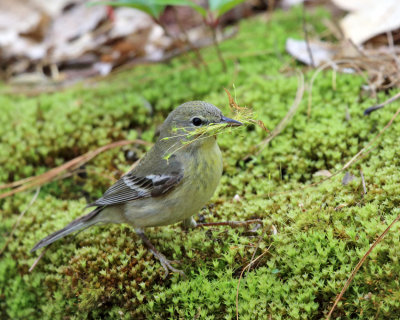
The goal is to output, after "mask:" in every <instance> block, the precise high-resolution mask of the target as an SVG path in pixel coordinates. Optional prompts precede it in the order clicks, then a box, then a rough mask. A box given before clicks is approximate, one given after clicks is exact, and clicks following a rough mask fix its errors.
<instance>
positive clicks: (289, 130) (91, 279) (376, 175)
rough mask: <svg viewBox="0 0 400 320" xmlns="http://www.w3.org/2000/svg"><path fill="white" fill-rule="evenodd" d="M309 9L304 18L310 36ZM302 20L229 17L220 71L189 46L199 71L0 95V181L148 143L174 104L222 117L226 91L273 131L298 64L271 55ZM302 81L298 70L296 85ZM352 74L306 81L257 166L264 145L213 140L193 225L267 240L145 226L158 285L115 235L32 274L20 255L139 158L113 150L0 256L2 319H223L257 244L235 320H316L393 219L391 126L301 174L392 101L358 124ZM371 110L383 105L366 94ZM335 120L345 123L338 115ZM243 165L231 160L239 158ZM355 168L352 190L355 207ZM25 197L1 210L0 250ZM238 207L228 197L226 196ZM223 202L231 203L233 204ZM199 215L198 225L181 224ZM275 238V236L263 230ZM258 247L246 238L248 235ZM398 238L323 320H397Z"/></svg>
mask: <svg viewBox="0 0 400 320" xmlns="http://www.w3.org/2000/svg"><path fill="white" fill-rule="evenodd" d="M325 16H326V13H324V12H316V13H314V14H310V16H309V21H310V23H311V24H312V25H313V26H314V28H315V31H316V32H320V31H322V30H323V26H322V23H321V20H322V19H323V17H325ZM301 30H302V27H301V10H297V9H294V10H292V11H290V12H276V13H274V16H273V18H272V20H270V21H267V20H266V19H265V17H258V18H256V19H251V20H247V21H243V22H242V23H241V24H240V31H239V33H238V34H237V36H235V37H234V38H232V39H230V40H227V41H225V42H224V43H222V44H221V47H222V50H223V53H224V55H225V57H226V58H227V60H228V65H229V71H228V72H227V73H224V72H223V71H222V68H221V65H220V64H219V62H218V59H217V58H216V55H215V51H214V49H213V48H207V49H204V50H202V52H203V54H204V55H205V57H206V59H207V60H208V61H209V67H210V73H206V72H205V71H202V70H197V69H194V68H193V67H192V65H191V62H190V61H189V59H188V56H183V57H180V58H176V59H173V60H172V61H171V62H169V63H167V64H159V65H152V66H149V65H145V66H139V67H136V68H134V69H132V70H129V71H126V72H122V73H120V74H118V75H116V76H113V77H110V78H108V79H106V80H103V81H100V82H99V83H95V84H93V83H92V84H90V85H88V84H86V85H85V84H82V85H79V86H75V87H73V88H70V89H66V90H64V91H61V92H57V93H54V94H42V95H39V96H36V97H26V96H23V95H3V96H0V137H1V138H0V182H1V183H6V182H10V181H13V180H17V179H20V178H23V177H27V176H31V175H34V174H38V173H42V172H45V171H46V170H48V169H49V168H52V167H55V166H57V165H60V164H61V163H64V162H65V161H67V160H69V159H72V158H74V157H76V156H78V155H80V154H82V153H84V152H87V151H89V150H93V149H95V148H97V147H99V146H102V145H105V144H107V143H109V142H112V141H116V140H120V139H133V138H141V139H144V140H147V141H153V135H154V132H155V130H156V128H157V126H158V125H159V124H160V123H162V121H163V119H164V118H165V116H166V115H167V114H168V112H169V111H171V110H172V109H173V108H174V107H176V106H178V105H179V104H181V103H183V102H185V101H189V100H205V101H208V102H211V103H213V104H215V105H217V106H220V107H221V109H222V110H223V111H224V112H225V113H226V114H227V115H229V107H228V103H227V102H228V100H227V98H226V95H225V93H224V91H223V88H224V87H227V88H230V91H231V92H232V93H234V90H233V88H232V84H233V83H234V84H235V88H236V97H237V99H238V102H239V104H240V105H247V106H251V107H252V108H253V109H254V110H255V111H256V113H257V114H258V118H259V119H262V120H263V121H264V122H265V123H266V125H267V126H268V127H269V128H270V129H272V128H274V126H275V125H277V124H278V123H279V121H280V120H281V119H282V118H283V117H284V116H285V114H286V113H287V111H288V109H289V108H290V105H291V104H292V102H293V99H294V97H295V94H296V90H297V87H298V82H297V77H296V73H295V69H301V68H302V66H300V65H299V64H297V63H296V62H294V61H293V60H292V58H291V57H289V55H287V54H286V53H285V50H284V45H285V39H286V38H287V37H289V36H292V37H297V38H301V37H302V35H301ZM313 73H314V71H313V70H309V71H305V77H306V81H308V80H310V78H311V76H312V74H313ZM363 83H364V79H363V77H361V76H356V75H349V74H347V75H346V74H338V75H337V77H336V86H333V85H332V73H331V72H325V73H322V74H320V75H319V76H318V77H317V79H316V81H315V83H314V86H313V100H312V109H311V114H310V117H309V118H308V117H307V103H306V99H303V102H302V103H301V105H300V107H299V109H298V111H297V113H296V114H295V116H294V118H293V120H292V121H291V122H290V123H289V124H288V126H287V127H286V128H285V130H284V131H283V132H282V133H281V134H280V135H278V136H277V137H276V138H275V139H273V140H272V142H271V143H270V144H269V145H268V147H267V148H265V149H264V150H263V151H262V152H261V153H260V154H259V155H258V156H255V155H254V154H255V150H254V146H256V145H257V144H258V143H259V142H260V141H261V140H262V139H264V138H265V133H264V132H263V131H262V130H260V129H259V128H255V127H247V128H246V129H242V130H236V131H234V132H233V133H232V134H226V135H220V136H219V144H220V146H221V149H222V151H223V154H224V175H223V178H222V180H221V183H220V186H219V189H218V191H217V192H216V194H215V195H214V196H213V198H212V199H211V201H210V205H209V206H208V207H207V208H205V209H204V210H203V211H202V212H200V215H201V217H202V218H203V217H204V218H205V219H206V221H223V220H227V219H229V220H245V219H250V218H261V219H263V221H264V225H265V226H266V229H265V230H266V232H264V233H263V234H261V230H259V231H258V233H256V234H251V233H248V232H246V231H245V230H243V229H235V230H231V229H226V228H213V229H210V230H193V231H188V232H187V231H184V230H183V229H182V228H181V226H180V225H172V226H168V227H163V228H154V229H149V230H148V231H147V234H148V236H149V238H150V239H151V240H152V241H153V243H154V244H155V245H156V246H157V247H158V248H159V249H160V251H162V252H163V253H165V255H166V256H167V257H169V258H171V259H177V260H180V261H181V265H180V268H182V269H183V270H184V271H185V273H186V274H187V279H181V278H180V277H179V276H178V275H176V274H172V275H170V276H169V277H168V278H167V279H166V280H163V279H162V276H163V269H162V267H161V266H160V264H159V263H158V262H157V261H155V260H154V259H153V257H152V255H151V253H149V252H148V251H146V250H145V248H144V247H143V245H142V244H141V242H140V239H139V238H138V237H137V236H136V235H135V233H134V231H133V230H132V229H131V228H129V226H125V225H121V226H119V225H108V226H101V227H93V228H91V229H88V230H86V231H84V232H82V233H80V234H79V235H77V236H76V237H68V238H66V239H64V240H61V241H58V242H57V243H55V244H54V245H52V246H51V247H50V248H49V250H47V252H46V254H45V255H44V257H43V258H42V260H41V261H40V262H39V264H38V265H37V267H36V268H35V269H34V271H33V272H32V273H29V272H28V269H29V267H30V266H31V265H32V263H33V262H34V261H35V259H36V258H37V256H38V254H39V253H34V254H31V253H30V252H29V250H30V249H31V248H32V247H33V245H34V244H35V243H36V242H37V241H38V240H40V239H41V238H43V237H44V236H46V235H48V234H49V233H51V232H53V231H55V230H57V229H60V228H62V227H63V226H65V225H66V224H67V223H68V222H70V221H71V220H72V219H74V218H76V217H78V216H80V215H82V213H83V208H84V206H85V204H86V203H87V201H88V200H91V199H93V198H96V197H98V196H99V195H101V193H102V192H104V191H105V189H106V188H107V186H109V185H110V184H111V182H113V181H115V179H116V178H118V177H119V176H120V175H121V174H122V173H123V172H124V171H126V170H128V168H129V167H130V166H131V165H132V163H133V162H134V161H135V159H136V158H138V157H140V156H142V155H143V153H144V152H145V151H146V150H145V149H146V148H145V147H143V146H131V147H124V148H119V149H114V150H111V151H108V152H106V153H103V154H101V155H100V156H98V157H97V158H95V159H94V160H92V161H91V162H90V163H88V164H87V165H86V166H85V168H84V169H85V172H84V173H83V174H81V175H80V176H75V177H73V178H69V179H65V180H62V181H57V182H52V183H50V184H48V185H46V186H44V187H43V188H42V190H41V191H40V194H39V197H38V199H37V200H36V201H35V202H34V204H33V205H32V207H31V208H30V209H29V211H28V212H27V213H26V214H25V216H24V217H23V219H22V220H21V223H20V224H19V226H18V228H17V229H16V232H15V235H14V237H13V238H12V241H11V242H10V243H9V244H8V247H7V249H6V250H5V252H4V253H3V255H2V256H1V257H0V259H1V260H0V318H1V319H86V318H88V319H104V318H107V319H232V318H234V317H235V316H236V306H235V300H236V288H237V284H238V279H239V275H240V273H241V271H242V269H243V268H244V267H245V266H246V265H247V264H248V263H249V262H250V260H251V257H252V255H253V253H254V249H255V247H256V245H257V243H260V245H259V249H258V250H257V252H256V253H255V257H257V256H259V255H260V254H261V253H262V252H264V251H265V250H266V249H267V248H269V252H268V253H267V254H265V255H264V256H263V257H262V258H260V259H259V260H258V261H257V263H256V264H255V267H254V268H252V269H251V270H250V271H249V272H248V273H246V274H245V275H244V278H243V279H242V281H241V285H240V290H239V297H238V302H239V304H238V306H239V307H238V312H239V317H240V318H241V319H321V318H323V317H324V316H325V315H326V314H327V311H328V310H329V308H330V306H332V301H333V300H334V298H335V296H336V295H337V293H338V292H339V291H340V290H341V288H342V286H343V285H344V282H345V281H346V279H347V277H348V275H349V273H350V272H351V270H352V269H353V268H354V266H355V265H356V263H357V262H358V260H359V259H360V257H362V255H363V254H364V253H365V252H366V250H367V249H368V248H369V247H370V244H371V243H372V242H373V241H374V240H375V239H376V237H377V236H378V235H379V234H380V233H381V232H382V231H383V230H384V229H385V228H386V227H387V225H388V224H389V223H390V222H391V221H392V220H393V219H394V218H395V217H396V216H397V215H398V214H400V209H399V204H400V192H399V190H400V176H399V169H400V157H399V156H398V154H399V145H400V126H399V125H398V124H397V123H396V122H395V123H394V124H393V125H392V126H391V127H390V129H389V130H388V131H387V132H386V133H385V134H384V135H383V136H382V137H381V138H380V139H379V140H378V141H377V142H376V144H375V145H374V146H375V148H374V149H373V150H372V152H371V153H369V154H368V156H366V157H364V158H362V159H361V160H360V161H358V162H357V163H356V164H355V165H354V166H352V167H351V168H350V169H349V171H350V172H351V173H352V174H353V175H354V176H356V178H355V179H354V180H353V181H352V182H351V183H349V184H348V185H346V186H343V185H342V182H341V180H342V178H343V175H344V173H343V174H341V175H338V176H336V177H334V178H332V179H330V180H328V181H326V182H324V183H323V184H321V185H319V186H317V187H306V188H304V186H308V185H310V184H311V183H314V182H317V181H320V180H321V179H322V177H316V176H314V175H313V174H314V173H315V172H317V171H319V170H330V171H331V172H335V171H336V170H338V169H340V168H341V167H342V166H343V164H345V163H346V162H347V161H348V160H350V159H351V158H352V157H353V156H354V155H355V154H356V153H357V152H358V151H359V150H360V149H362V148H363V147H364V146H365V145H366V144H367V143H368V142H369V141H370V140H371V139H372V138H373V137H374V136H376V135H377V133H378V132H379V130H380V129H381V128H383V127H384V125H385V124H386V123H387V122H388V121H389V119H390V118H391V117H392V115H393V113H394V110H396V108H398V107H399V103H393V104H392V105H390V106H388V107H386V108H385V109H382V110H379V111H377V112H375V113H373V114H372V115H371V116H370V117H364V116H363V115H362V112H363V110H364V108H366V107H368V106H370V105H372V104H374V103H375V102H376V100H374V99H371V98H363V97H362V96H360V88H361V86H362V84H363ZM378 98H379V100H380V101H383V100H384V99H385V96H384V95H383V94H380V95H379V96H378ZM347 112H348V115H349V116H350V118H349V117H348V116H346V113H347ZM248 154H253V155H254V156H252V157H250V158H249V159H248V160H246V161H244V160H243V158H245V156H246V155H248ZM360 169H362V172H363V174H364V177H365V182H366V187H367V191H368V192H367V194H365V195H362V190H363V188H362V184H361V178H360ZM34 192H35V190H30V191H28V192H24V193H20V194H17V195H15V196H13V197H9V198H6V199H4V200H0V205H1V207H0V216H1V224H0V248H1V247H3V245H4V243H5V241H6V238H7V236H8V233H9V232H10V230H11V228H12V226H13V224H14V223H15V222H16V220H17V218H18V215H19V213H20V212H21V211H22V210H24V208H26V207H27V205H28V203H29V202H30V200H31V199H32V197H33V194H34ZM236 194H237V195H239V197H240V200H239V201H234V200H233V198H234V197H235V195H236ZM237 198H238V197H236V199H237ZM196 219H198V217H197V218H196ZM272 225H273V226H274V227H275V228H276V230H277V233H276V234H272V232H270V228H269V226H272ZM260 235H262V237H261V241H260V242H259V236H260ZM399 247H400V234H399V227H398V226H395V227H394V228H393V229H392V230H391V232H390V233H389V234H388V235H387V237H386V238H385V239H384V241H383V242H382V243H381V244H380V245H379V246H378V247H377V248H376V249H375V250H374V251H373V253H372V254H371V255H370V257H369V258H368V259H367V261H366V263H365V264H364V265H363V267H362V268H361V269H360V271H359V273H358V274H357V276H356V277H355V279H354V281H353V282H352V284H351V286H350V288H349V289H348V291H347V292H346V294H345V296H344V298H343V299H342V302H340V303H339V305H338V307H337V309H336V311H335V313H334V317H335V318H338V319H339V318H340V319H350V318H351V319H398V318H399V317H400V316H399V315H400V284H399V273H400V264H399V259H400V250H399Z"/></svg>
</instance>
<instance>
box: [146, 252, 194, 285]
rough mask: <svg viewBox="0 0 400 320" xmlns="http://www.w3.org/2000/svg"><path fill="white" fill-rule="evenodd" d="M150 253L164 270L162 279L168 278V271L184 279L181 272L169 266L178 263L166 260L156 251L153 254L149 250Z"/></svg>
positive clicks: (183, 274)
mask: <svg viewBox="0 0 400 320" xmlns="http://www.w3.org/2000/svg"><path fill="white" fill-rule="evenodd" d="M150 251H151V252H152V253H153V255H154V257H155V258H157V259H158V261H160V263H161V265H162V267H163V268H164V270H165V273H164V279H166V278H167V277H168V275H169V272H170V271H171V272H175V273H179V274H180V275H181V276H182V277H184V278H186V275H185V273H184V272H183V271H182V270H180V269H176V268H174V267H173V266H172V265H171V264H178V263H179V261H176V260H168V259H167V257H166V256H164V255H163V254H162V253H161V252H158V251H156V252H154V251H153V250H150Z"/></svg>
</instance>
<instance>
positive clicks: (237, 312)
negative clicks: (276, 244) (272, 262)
mask: <svg viewBox="0 0 400 320" xmlns="http://www.w3.org/2000/svg"><path fill="white" fill-rule="evenodd" d="M269 248H271V246H269V247H268V248H267V249H266V250H265V251H264V252H263V253H261V254H260V255H259V256H258V257H257V258H256V259H255V260H252V261H250V263H249V264H248V265H247V266H245V267H244V268H243V270H242V272H241V273H240V276H239V282H238V285H237V288H236V319H237V320H239V287H240V280H241V279H242V277H243V273H244V272H245V271H246V270H247V269H248V268H250V267H251V266H252V265H253V264H254V263H255V262H256V261H257V260H259V259H261V258H262V257H263V256H265V255H266V254H267V253H268V252H269Z"/></svg>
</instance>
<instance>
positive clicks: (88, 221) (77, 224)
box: [31, 207, 104, 252]
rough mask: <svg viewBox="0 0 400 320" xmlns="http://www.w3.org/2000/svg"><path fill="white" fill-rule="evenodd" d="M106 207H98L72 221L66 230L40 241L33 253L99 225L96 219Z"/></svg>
mask: <svg viewBox="0 0 400 320" xmlns="http://www.w3.org/2000/svg"><path fill="white" fill-rule="evenodd" d="M103 208H104V207H98V208H96V209H94V210H93V211H91V212H89V213H88V214H87V215H84V216H82V217H79V218H78V219H75V220H74V221H72V222H71V223H70V224H69V225H67V226H66V227H65V228H63V229H61V230H58V231H56V232H54V233H52V234H51V235H49V236H47V237H46V238H44V239H42V240H40V241H39V242H38V243H36V245H35V246H34V247H33V249H32V250H31V252H33V251H36V250H37V249H40V248H42V247H45V246H48V245H49V244H50V243H53V242H54V241H57V240H58V239H61V238H64V237H65V236H67V235H69V234H70V233H72V232H74V231H78V230H81V229H85V228H87V227H90V226H92V225H94V224H95V223H97V222H98V221H97V219H94V218H95V217H96V216H97V215H98V214H99V213H100V212H101V210H103Z"/></svg>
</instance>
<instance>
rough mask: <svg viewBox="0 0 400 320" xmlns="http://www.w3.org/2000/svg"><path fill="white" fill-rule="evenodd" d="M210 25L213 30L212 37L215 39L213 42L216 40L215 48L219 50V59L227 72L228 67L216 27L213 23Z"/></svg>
mask: <svg viewBox="0 0 400 320" xmlns="http://www.w3.org/2000/svg"><path fill="white" fill-rule="evenodd" d="M209 26H210V29H211V32H212V39H213V42H214V47H215V50H216V51H217V55H218V59H219V61H221V64H222V68H223V69H224V72H226V71H227V70H228V69H227V67H226V63H225V60H224V58H223V56H222V52H221V48H220V47H219V43H218V39H217V30H216V27H214V26H212V25H209Z"/></svg>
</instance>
